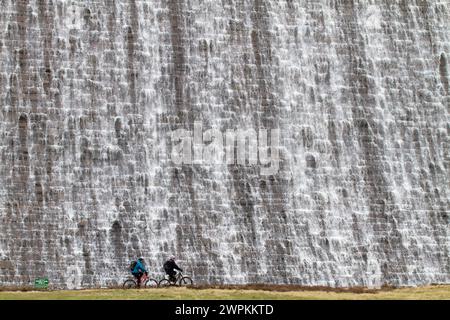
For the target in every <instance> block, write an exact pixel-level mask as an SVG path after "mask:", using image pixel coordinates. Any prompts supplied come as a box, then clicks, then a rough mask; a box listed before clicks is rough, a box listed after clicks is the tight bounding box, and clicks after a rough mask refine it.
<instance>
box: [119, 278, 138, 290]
mask: <svg viewBox="0 0 450 320" xmlns="http://www.w3.org/2000/svg"><path fill="white" fill-rule="evenodd" d="M122 287H123V288H124V289H131V288H136V287H137V283H136V281H134V280H133V279H127V280H125V282H124V283H123V286H122Z"/></svg>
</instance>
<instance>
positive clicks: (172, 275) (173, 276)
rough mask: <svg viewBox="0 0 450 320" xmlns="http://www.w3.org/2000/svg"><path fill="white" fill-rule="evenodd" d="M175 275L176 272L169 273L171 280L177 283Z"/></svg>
mask: <svg viewBox="0 0 450 320" xmlns="http://www.w3.org/2000/svg"><path fill="white" fill-rule="evenodd" d="M175 275H176V272H175V270H171V271H170V273H169V280H170V281H172V282H175V281H176V278H175Z"/></svg>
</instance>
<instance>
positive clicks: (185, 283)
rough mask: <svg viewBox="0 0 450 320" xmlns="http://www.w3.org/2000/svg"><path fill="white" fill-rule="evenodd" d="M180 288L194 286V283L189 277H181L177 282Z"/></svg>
mask: <svg viewBox="0 0 450 320" xmlns="http://www.w3.org/2000/svg"><path fill="white" fill-rule="evenodd" d="M179 284H180V286H192V285H193V284H194V281H192V279H191V278H190V277H183V278H181V279H180V282H179Z"/></svg>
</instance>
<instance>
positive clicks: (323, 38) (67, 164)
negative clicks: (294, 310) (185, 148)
mask: <svg viewBox="0 0 450 320" xmlns="http://www.w3.org/2000/svg"><path fill="white" fill-rule="evenodd" d="M0 5H1V9H0V108H1V110H0V156H1V158H0V219H1V220H0V221H1V224H0V283H1V284H2V285H21V284H27V283H29V282H30V281H32V280H33V279H34V278H36V277H43V276H46V277H49V279H50V282H51V283H52V284H53V285H56V286H58V287H69V288H74V287H87V286H93V285H103V286H105V285H111V284H114V283H116V282H117V281H120V280H122V279H123V278H124V277H125V276H126V272H127V270H126V268H127V265H128V263H129V261H130V259H132V258H135V257H137V256H143V257H145V258H146V260H147V261H148V262H149V265H150V269H151V270H152V272H153V271H157V272H160V271H161V265H162V262H163V261H164V259H165V258H166V257H167V256H168V255H169V254H175V255H176V256H177V257H178V260H179V263H180V264H181V265H182V266H183V267H184V269H186V271H187V272H188V273H190V275H192V277H193V278H194V280H195V281H196V282H197V283H256V282H259V283H261V282H264V283H296V284H304V285H331V286H348V285H367V286H378V285H381V284H384V283H387V284H392V285H419V284H426V283H432V282H443V283H449V282H450V258H449V250H450V232H449V230H450V228H449V225H450V217H449V215H450V210H449V199H450V195H449V191H448V189H449V188H448V187H449V165H450V155H449V138H448V134H449V130H450V122H449V106H450V86H449V82H450V75H449V68H450V66H449V59H450V32H449V30H450V3H449V1H447V0H442V1H439V0H436V1H435V0H433V1H432V0H429V1H424V0H408V1H406V0H367V1H362V0H361V1H357V0H340V1H339V0H323V1H320V0H317V1H307V0H298V1H295V0H286V1H278V0H266V1H264V0H223V1H211V0H189V1H188V0H179V1H175V0H168V1H163V0H160V1H132V0H129V1H119V0H116V1H114V0H96V1H89V2H86V1H81V0H72V1H62V0H41V1H37V0H30V1H26V0H1V1H0ZM194 121H201V123H202V125H203V127H204V129H205V130H206V129H208V128H212V127H216V128H219V129H220V130H221V131H222V132H225V130H227V129H239V128H255V130H257V129H258V128H266V129H269V130H270V129H275V128H279V129H280V130H281V136H280V158H281V160H280V164H279V171H278V172H277V173H276V174H273V175H270V176H263V175H261V174H260V171H259V169H260V168H259V167H258V166H255V165H229V164H217V165H205V164H204V165H197V164H193V165H176V164H174V163H173V161H172V159H171V157H170V151H171V150H172V147H173V146H172V141H171V139H170V134H171V132H172V131H173V130H176V129H179V128H184V129H187V130H192V127H193V124H194Z"/></svg>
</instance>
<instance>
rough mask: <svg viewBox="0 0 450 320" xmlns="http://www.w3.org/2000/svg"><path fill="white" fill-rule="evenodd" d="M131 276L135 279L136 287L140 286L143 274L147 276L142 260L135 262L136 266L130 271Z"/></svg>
mask: <svg viewBox="0 0 450 320" xmlns="http://www.w3.org/2000/svg"><path fill="white" fill-rule="evenodd" d="M131 274H132V275H133V276H134V277H135V278H136V280H137V284H138V287H140V286H141V278H142V276H143V275H144V274H146V275H148V269H147V267H146V266H145V260H144V259H143V258H139V259H138V260H137V261H136V265H135V266H134V269H133V270H132V271H131Z"/></svg>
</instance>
